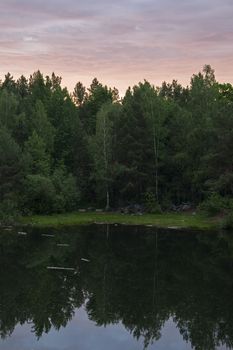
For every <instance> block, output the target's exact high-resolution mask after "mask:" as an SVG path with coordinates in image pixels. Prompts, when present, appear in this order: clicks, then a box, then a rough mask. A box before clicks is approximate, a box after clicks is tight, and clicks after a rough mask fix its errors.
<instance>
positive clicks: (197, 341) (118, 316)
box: [0, 225, 233, 350]
mask: <svg viewBox="0 0 233 350" xmlns="http://www.w3.org/2000/svg"><path fill="white" fill-rule="evenodd" d="M50 235H51V236H50ZM48 267H63V268H70V269H71V270H56V269H48ZM0 337H1V338H0V349H1V350H76V349H82V350H90V349H96V350H105V349H106V350H118V349H121V350H142V349H144V348H147V349H148V350H152V349H156V350H169V349H170V350H190V349H197V350H214V349H233V235H232V234H230V233H228V234H226V233H221V234H217V233H190V232H189V233H188V232H175V231H170V232H168V231H157V230H156V229H152V228H142V227H141V228H138V227H123V226H100V225H96V226H95V225H93V226H89V227H87V226H86V227H78V228H72V229H66V230H65V229H63V230H62V231H61V230H60V231H51V230H46V229H44V230H35V231H30V232H29V231H28V230H27V235H20V234H18V232H13V231H6V230H5V231H4V230H2V231H1V232H0Z"/></svg>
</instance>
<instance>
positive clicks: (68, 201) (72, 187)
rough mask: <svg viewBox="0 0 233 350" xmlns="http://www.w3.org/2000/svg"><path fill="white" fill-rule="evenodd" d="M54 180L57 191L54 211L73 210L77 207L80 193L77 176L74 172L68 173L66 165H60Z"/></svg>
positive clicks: (53, 177)
mask: <svg viewBox="0 0 233 350" xmlns="http://www.w3.org/2000/svg"><path fill="white" fill-rule="evenodd" d="M52 181H53V185H54V188H55V191H56V196H55V203H54V211H55V212H64V211H73V210H74V209H75V208H77V204H78V202H79V199H80V193H79V190H78V188H77V185H76V181H75V177H74V176H73V175H72V174H68V173H67V171H66V169H65V167H64V166H60V167H58V168H56V169H55V171H54V173H53V176H52Z"/></svg>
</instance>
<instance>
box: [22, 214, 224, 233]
mask: <svg viewBox="0 0 233 350" xmlns="http://www.w3.org/2000/svg"><path fill="white" fill-rule="evenodd" d="M21 223H22V224H31V225H35V226H40V227H43V226H44V227H45V226H47V227H48V226H53V227H57V226H71V225H72V226H74V225H81V224H91V223H109V224H113V223H119V224H128V225H152V226H157V227H177V228H178V227H179V228H195V229H214V228H217V227H218V223H217V222H216V220H213V219H210V218H207V217H205V216H203V215H199V214H197V215H191V214H183V213H165V214H144V215H125V214H124V215H123V214H119V213H96V212H88V213H70V214H56V215H49V216H38V215H37V216H30V217H24V218H22V219H21Z"/></svg>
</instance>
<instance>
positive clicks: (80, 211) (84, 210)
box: [78, 209, 86, 213]
mask: <svg viewBox="0 0 233 350" xmlns="http://www.w3.org/2000/svg"><path fill="white" fill-rule="evenodd" d="M78 212H79V213H85V212H86V209H79V210H78Z"/></svg>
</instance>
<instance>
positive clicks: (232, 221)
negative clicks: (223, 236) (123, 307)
mask: <svg viewBox="0 0 233 350" xmlns="http://www.w3.org/2000/svg"><path fill="white" fill-rule="evenodd" d="M222 228H223V229H225V230H232V229H233V211H232V212H230V213H229V214H228V215H227V216H226V217H225V219H224V220H223V222H222Z"/></svg>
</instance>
